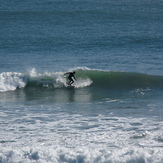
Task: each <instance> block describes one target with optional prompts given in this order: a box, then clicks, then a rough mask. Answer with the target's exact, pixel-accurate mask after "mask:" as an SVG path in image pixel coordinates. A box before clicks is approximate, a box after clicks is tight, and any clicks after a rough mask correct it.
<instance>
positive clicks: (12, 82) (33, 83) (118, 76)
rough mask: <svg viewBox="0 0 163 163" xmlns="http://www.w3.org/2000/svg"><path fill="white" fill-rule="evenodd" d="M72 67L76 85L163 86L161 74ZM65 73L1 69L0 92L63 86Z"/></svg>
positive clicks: (97, 86) (101, 87) (105, 87)
mask: <svg viewBox="0 0 163 163" xmlns="http://www.w3.org/2000/svg"><path fill="white" fill-rule="evenodd" d="M74 70H75V71H76V77H77V81H75V83H74V87H75V88H83V87H88V86H91V87H93V88H99V89H136V88H159V89H162V88H163V76H156V75H147V74H143V73H133V72H114V71H103V70H94V69H88V68H75V69H73V71H74ZM64 73H65V72H44V73H39V72H37V71H36V69H32V70H31V71H30V72H26V73H18V72H3V73H1V74H0V92H6V91H13V90H16V89H17V88H29V87H42V88H44V87H45V88H52V89H55V88H66V86H67V84H66V83H67V82H68V81H67V78H66V76H65V75H64Z"/></svg>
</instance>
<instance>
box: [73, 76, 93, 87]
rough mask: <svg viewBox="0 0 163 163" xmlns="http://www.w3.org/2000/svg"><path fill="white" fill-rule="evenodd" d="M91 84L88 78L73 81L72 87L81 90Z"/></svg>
mask: <svg viewBox="0 0 163 163" xmlns="http://www.w3.org/2000/svg"><path fill="white" fill-rule="evenodd" d="M92 83H93V82H92V80H90V79H89V78H86V79H82V78H79V79H78V80H77V81H75V83H74V86H75V87H76V88H82V87H87V86H90V85H91V84H92Z"/></svg>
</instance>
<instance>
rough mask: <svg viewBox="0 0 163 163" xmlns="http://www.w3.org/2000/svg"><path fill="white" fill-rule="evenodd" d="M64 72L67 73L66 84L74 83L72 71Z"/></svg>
mask: <svg viewBox="0 0 163 163" xmlns="http://www.w3.org/2000/svg"><path fill="white" fill-rule="evenodd" d="M66 74H69V76H68V79H69V80H70V81H69V82H68V84H69V85H71V84H72V83H74V80H73V78H74V79H75V80H76V78H75V76H74V73H73V72H68V73H66Z"/></svg>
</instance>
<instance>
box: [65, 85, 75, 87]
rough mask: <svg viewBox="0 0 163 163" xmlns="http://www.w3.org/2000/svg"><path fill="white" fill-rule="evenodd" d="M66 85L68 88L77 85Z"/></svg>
mask: <svg viewBox="0 0 163 163" xmlns="http://www.w3.org/2000/svg"><path fill="white" fill-rule="evenodd" d="M66 87H67V88H74V87H75V86H74V85H67V86H66Z"/></svg>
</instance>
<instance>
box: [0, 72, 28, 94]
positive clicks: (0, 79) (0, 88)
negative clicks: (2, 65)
mask: <svg viewBox="0 0 163 163" xmlns="http://www.w3.org/2000/svg"><path fill="white" fill-rule="evenodd" d="M23 78H24V76H23V74H21V73H17V72H3V73H1V74H0V92H6V91H13V90H15V89H16V88H22V87H25V85H26V80H25V78H24V79H23Z"/></svg>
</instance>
